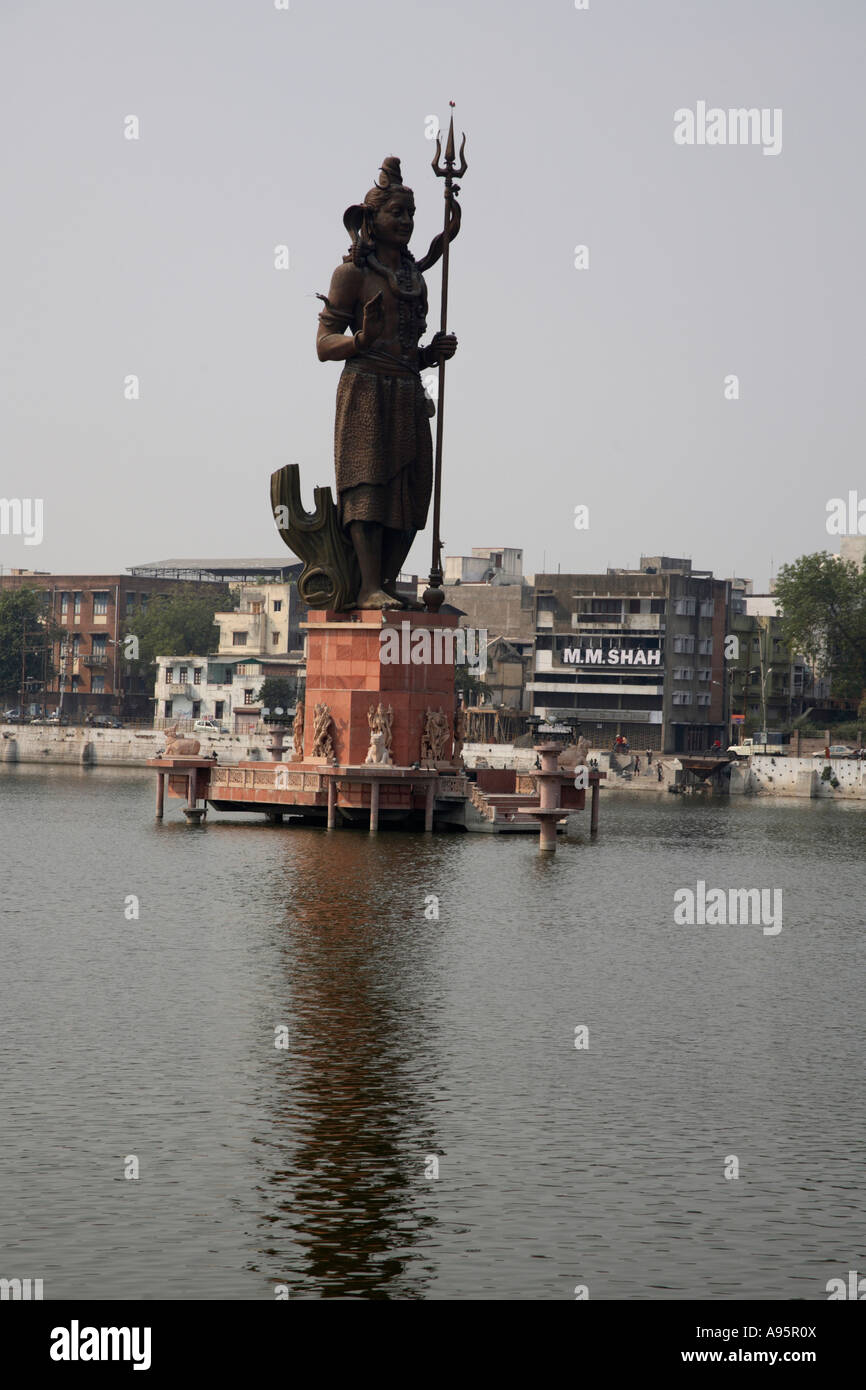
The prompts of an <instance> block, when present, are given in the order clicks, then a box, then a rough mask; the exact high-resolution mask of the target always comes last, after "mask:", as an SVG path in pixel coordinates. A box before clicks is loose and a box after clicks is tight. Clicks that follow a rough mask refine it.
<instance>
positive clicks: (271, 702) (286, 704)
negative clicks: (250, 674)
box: [256, 676, 298, 719]
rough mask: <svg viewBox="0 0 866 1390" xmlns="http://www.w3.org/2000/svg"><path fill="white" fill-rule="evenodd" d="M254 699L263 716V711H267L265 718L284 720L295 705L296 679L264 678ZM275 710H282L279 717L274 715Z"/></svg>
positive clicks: (296, 695) (282, 677) (283, 677)
mask: <svg viewBox="0 0 866 1390" xmlns="http://www.w3.org/2000/svg"><path fill="white" fill-rule="evenodd" d="M256 699H257V700H259V701H260V702H261V706H262V713H263V714H264V712H265V710H267V711H268V714H267V715H265V718H268V717H270V718H271V719H274V718H276V719H282V718H284V717H285V716H286V715H288V713H289V711H290V710H292V709H293V708H294V706H295V705H296V703H297V699H298V682H297V677H287V676H266V677H265V679H264V680H263V681H262V688H261V690H260V691H259V693H258V695H257V696H256ZM277 710H282V711H283V713H282V714H281V715H280V714H276V713H275V711H277Z"/></svg>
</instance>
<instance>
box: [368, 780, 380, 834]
mask: <svg viewBox="0 0 866 1390" xmlns="http://www.w3.org/2000/svg"><path fill="white" fill-rule="evenodd" d="M378 829H379V783H378V781H374V782H371V783H370V834H371V835H374V834H375V833H376V831H377V830H378Z"/></svg>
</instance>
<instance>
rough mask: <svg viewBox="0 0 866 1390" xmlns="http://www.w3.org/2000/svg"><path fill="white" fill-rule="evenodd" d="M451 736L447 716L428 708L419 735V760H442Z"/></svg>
mask: <svg viewBox="0 0 866 1390" xmlns="http://www.w3.org/2000/svg"><path fill="white" fill-rule="evenodd" d="M450 738H451V729H450V727H449V722H448V716H447V715H446V714H444V713H443V712H442V709H441V708H439V709H438V710H433V709H428V710H427V712H426V714H425V716H424V732H423V733H422V735H421V761H422V762H434V763H439V762H444V761H445V759H446V757H447V754H446V751H445V750H446V748H447V746H448V742H449V740H450Z"/></svg>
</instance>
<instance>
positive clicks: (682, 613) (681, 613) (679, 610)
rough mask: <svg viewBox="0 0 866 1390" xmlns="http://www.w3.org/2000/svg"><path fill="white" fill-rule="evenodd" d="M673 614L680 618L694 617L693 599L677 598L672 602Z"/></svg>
mask: <svg viewBox="0 0 866 1390" xmlns="http://www.w3.org/2000/svg"><path fill="white" fill-rule="evenodd" d="M674 612H675V613H676V614H677V616H678V617H680V618H691V617H694V612H695V600H694V599H693V598H678V599H675V600H674Z"/></svg>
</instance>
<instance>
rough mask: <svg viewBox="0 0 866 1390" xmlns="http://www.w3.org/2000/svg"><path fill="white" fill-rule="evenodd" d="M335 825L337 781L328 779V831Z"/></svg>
mask: <svg viewBox="0 0 866 1390" xmlns="http://www.w3.org/2000/svg"><path fill="white" fill-rule="evenodd" d="M336 824H337V779H336V777H329V778H328V829H329V830H333V829H334V826H335V825H336Z"/></svg>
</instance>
